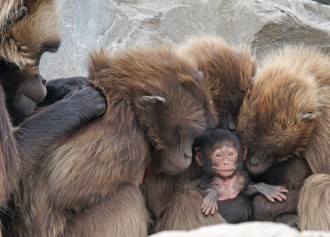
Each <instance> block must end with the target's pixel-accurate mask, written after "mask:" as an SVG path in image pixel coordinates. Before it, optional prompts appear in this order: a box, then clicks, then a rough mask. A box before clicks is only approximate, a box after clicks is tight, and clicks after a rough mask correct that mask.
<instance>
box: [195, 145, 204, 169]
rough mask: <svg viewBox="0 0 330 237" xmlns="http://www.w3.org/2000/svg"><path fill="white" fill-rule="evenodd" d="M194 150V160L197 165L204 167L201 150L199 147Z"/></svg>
mask: <svg viewBox="0 0 330 237" xmlns="http://www.w3.org/2000/svg"><path fill="white" fill-rule="evenodd" d="M194 149H195V160H196V163H197V165H199V166H204V162H203V159H202V154H201V148H200V147H199V146H196V147H195V148H194Z"/></svg>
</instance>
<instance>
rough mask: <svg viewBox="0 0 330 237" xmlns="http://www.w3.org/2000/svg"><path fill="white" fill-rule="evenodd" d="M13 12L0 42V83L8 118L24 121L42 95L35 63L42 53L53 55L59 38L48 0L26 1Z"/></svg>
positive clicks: (42, 81) (37, 67)
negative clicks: (4, 96)
mask: <svg viewBox="0 0 330 237" xmlns="http://www.w3.org/2000/svg"><path fill="white" fill-rule="evenodd" d="M17 11H19V12H20V14H17V13H15V12H13V13H12V14H16V15H15V16H16V18H13V19H12V23H11V24H10V26H9V27H7V28H5V31H4V33H3V34H4V36H3V38H2V39H1V41H0V44H1V49H0V82H1V84H2V86H3V88H4V90H5V92H6V95H7V102H8V108H9V112H10V114H11V116H12V117H13V118H24V117H26V116H28V115H30V114H31V113H32V111H33V110H34V108H35V106H36V104H37V103H38V102H40V101H42V100H43V98H44V97H45V96H46V89H45V80H44V79H43V78H42V77H41V76H40V74H39V62H40V58H41V56H42V54H43V53H44V52H47V51H48V52H56V50H57V49H58V47H59V45H60V35H59V27H58V20H57V19H58V16H57V14H56V12H57V11H56V7H55V3H54V2H53V1H52V0H26V1H24V3H23V4H22V5H19V8H18V9H17Z"/></svg>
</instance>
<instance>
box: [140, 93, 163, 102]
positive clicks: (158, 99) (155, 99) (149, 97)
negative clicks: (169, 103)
mask: <svg viewBox="0 0 330 237" xmlns="http://www.w3.org/2000/svg"><path fill="white" fill-rule="evenodd" d="M142 100H143V101H144V102H149V103H152V104H153V103H157V102H162V103H165V102H166V99H165V98H164V97H162V96H152V95H144V96H142Z"/></svg>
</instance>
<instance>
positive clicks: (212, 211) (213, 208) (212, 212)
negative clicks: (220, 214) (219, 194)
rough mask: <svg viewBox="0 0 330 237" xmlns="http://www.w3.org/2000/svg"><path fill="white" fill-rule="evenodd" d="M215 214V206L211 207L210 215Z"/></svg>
mask: <svg viewBox="0 0 330 237" xmlns="http://www.w3.org/2000/svg"><path fill="white" fill-rule="evenodd" d="M215 212H216V209H215V206H213V207H212V210H211V215H212V216H213V215H214V213H215Z"/></svg>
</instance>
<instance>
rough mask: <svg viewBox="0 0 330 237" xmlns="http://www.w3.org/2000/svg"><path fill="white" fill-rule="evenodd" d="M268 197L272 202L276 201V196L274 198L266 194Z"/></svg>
mask: <svg viewBox="0 0 330 237" xmlns="http://www.w3.org/2000/svg"><path fill="white" fill-rule="evenodd" d="M266 198H267V199H268V200H269V201H271V202H275V200H274V198H272V197H271V196H269V195H266Z"/></svg>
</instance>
